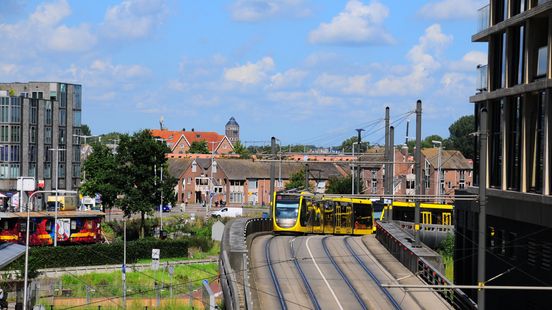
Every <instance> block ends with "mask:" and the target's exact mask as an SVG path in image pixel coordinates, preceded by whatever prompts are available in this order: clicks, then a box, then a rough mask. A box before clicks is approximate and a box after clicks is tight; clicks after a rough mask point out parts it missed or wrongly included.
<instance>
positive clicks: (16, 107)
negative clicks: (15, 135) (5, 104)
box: [11, 98, 21, 123]
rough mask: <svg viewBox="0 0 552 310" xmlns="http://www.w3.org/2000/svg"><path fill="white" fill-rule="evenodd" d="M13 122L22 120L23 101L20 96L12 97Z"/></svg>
mask: <svg viewBox="0 0 552 310" xmlns="http://www.w3.org/2000/svg"><path fill="white" fill-rule="evenodd" d="M11 99H12V101H11V122H12V123H20V122H21V103H20V102H19V98H11Z"/></svg>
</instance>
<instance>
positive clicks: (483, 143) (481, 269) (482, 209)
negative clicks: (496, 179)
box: [477, 108, 487, 310]
mask: <svg viewBox="0 0 552 310" xmlns="http://www.w3.org/2000/svg"><path fill="white" fill-rule="evenodd" d="M479 130H480V131H479V234H478V236H479V240H478V245H477V282H478V285H479V287H480V289H479V290H478V291H477V307H478V309H479V310H484V309H485V289H484V285H485V261H486V259H485V254H486V253H485V250H486V247H487V244H486V241H487V239H486V232H487V213H486V212H487V210H486V206H487V108H482V109H481V114H480V129H479Z"/></svg>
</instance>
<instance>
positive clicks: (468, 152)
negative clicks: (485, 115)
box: [445, 115, 475, 159]
mask: <svg viewBox="0 0 552 310" xmlns="http://www.w3.org/2000/svg"><path fill="white" fill-rule="evenodd" d="M474 131H475V117H474V116H473V115H466V116H462V117H460V118H459V119H458V120H457V121H455V122H454V123H452V125H450V127H449V132H450V137H449V138H448V139H447V141H446V143H445V147H446V148H447V149H450V150H458V151H460V152H461V153H462V154H463V155H464V157H466V158H469V159H474V155H475V154H474V151H475V145H474V138H473V137H472V136H471V135H470V133H472V132H474Z"/></svg>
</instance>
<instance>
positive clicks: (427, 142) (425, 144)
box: [407, 135, 445, 153]
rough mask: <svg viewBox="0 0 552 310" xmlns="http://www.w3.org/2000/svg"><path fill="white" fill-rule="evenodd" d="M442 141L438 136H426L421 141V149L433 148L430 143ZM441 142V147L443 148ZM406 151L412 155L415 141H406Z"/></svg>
mask: <svg viewBox="0 0 552 310" xmlns="http://www.w3.org/2000/svg"><path fill="white" fill-rule="evenodd" d="M434 140H435V141H443V138H442V137H441V136H439V135H430V136H427V137H426V138H425V139H423V140H422V149H427V148H431V147H433V143H432V142H431V141H434ZM444 144H445V143H444V142H443V146H444ZM407 145H408V151H409V152H410V153H412V152H413V151H414V147H416V140H408V144H407Z"/></svg>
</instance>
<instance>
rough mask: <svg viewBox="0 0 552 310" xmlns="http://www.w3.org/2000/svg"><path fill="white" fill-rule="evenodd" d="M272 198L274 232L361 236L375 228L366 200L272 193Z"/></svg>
mask: <svg viewBox="0 0 552 310" xmlns="http://www.w3.org/2000/svg"><path fill="white" fill-rule="evenodd" d="M273 201H274V204H273V206H272V208H273V209H272V214H273V230H274V232H275V233H303V234H336V235H365V234H371V233H372V232H373V228H374V227H375V226H374V210H373V208H372V202H371V201H370V200H369V199H359V198H348V197H330V196H317V195H313V194H310V193H306V192H302V193H300V194H299V193H295V194H293V193H284V192H276V193H274V199H273Z"/></svg>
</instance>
